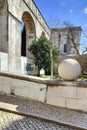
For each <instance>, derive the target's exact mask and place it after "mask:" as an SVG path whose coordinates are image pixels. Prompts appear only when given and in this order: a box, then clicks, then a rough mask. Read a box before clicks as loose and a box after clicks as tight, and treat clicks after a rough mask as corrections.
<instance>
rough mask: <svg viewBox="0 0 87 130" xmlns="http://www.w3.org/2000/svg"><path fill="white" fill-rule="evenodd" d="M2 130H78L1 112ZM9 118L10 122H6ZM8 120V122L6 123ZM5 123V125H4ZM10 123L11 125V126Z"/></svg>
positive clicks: (0, 125) (0, 127)
mask: <svg viewBox="0 0 87 130" xmlns="http://www.w3.org/2000/svg"><path fill="white" fill-rule="evenodd" d="M0 115H3V116H2V117H1V118H0V130H76V129H72V128H71V129H70V128H68V127H64V126H60V125H58V124H55V123H49V122H47V121H42V120H38V119H35V118H31V117H24V116H20V115H16V114H12V113H10V114H9V113H8V112H3V111H0ZM6 118H8V120H6ZM5 120H6V121H5ZM3 122H4V123H3ZM9 122H10V124H9Z"/></svg>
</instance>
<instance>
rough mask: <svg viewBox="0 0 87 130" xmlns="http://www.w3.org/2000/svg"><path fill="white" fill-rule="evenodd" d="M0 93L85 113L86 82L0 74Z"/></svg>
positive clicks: (86, 104)
mask: <svg viewBox="0 0 87 130" xmlns="http://www.w3.org/2000/svg"><path fill="white" fill-rule="evenodd" d="M0 91H1V92H5V93H7V94H14V95H18V96H23V97H27V98H31V99H33V100H37V101H41V102H44V103H47V104H51V105H55V106H60V107H64V108H70V109H76V110H82V111H86V112H87V81H69V82H68V81H62V80H47V79H42V78H38V77H34V76H25V75H18V74H12V73H6V72H4V73H3V72H0Z"/></svg>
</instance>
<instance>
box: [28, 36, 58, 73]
mask: <svg viewBox="0 0 87 130" xmlns="http://www.w3.org/2000/svg"><path fill="white" fill-rule="evenodd" d="M51 49H52V50H53V51H52V53H53V61H54V62H55V61H56V60H57V58H58V48H57V47H55V46H53V45H52V43H51V42H50V41H49V40H47V38H45V37H40V38H39V39H38V40H37V41H33V43H32V44H31V46H30V47H29V51H30V52H32V54H33V55H34V57H35V64H36V65H37V66H38V69H39V70H40V69H42V68H43V69H45V72H47V73H48V72H49V71H50V68H51V58H50V50H51Z"/></svg>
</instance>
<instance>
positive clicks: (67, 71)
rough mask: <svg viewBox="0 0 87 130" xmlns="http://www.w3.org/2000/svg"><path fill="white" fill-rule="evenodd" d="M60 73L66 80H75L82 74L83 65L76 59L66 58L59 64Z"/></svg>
mask: <svg viewBox="0 0 87 130" xmlns="http://www.w3.org/2000/svg"><path fill="white" fill-rule="evenodd" d="M58 73H59V76H60V77H61V78H62V79H64V80H75V79H77V78H78V77H79V75H80V74H81V66H80V64H79V62H78V61H76V60H74V59H65V60H63V61H62V62H61V63H60V64H59V66H58Z"/></svg>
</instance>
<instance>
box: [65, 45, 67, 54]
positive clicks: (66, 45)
mask: <svg viewBox="0 0 87 130" xmlns="http://www.w3.org/2000/svg"><path fill="white" fill-rule="evenodd" d="M64 53H67V44H64Z"/></svg>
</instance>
